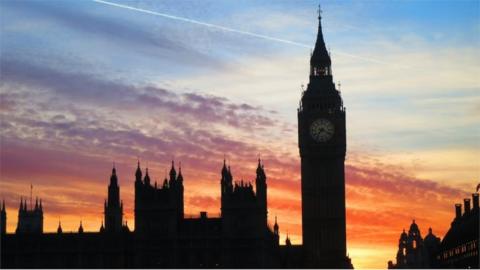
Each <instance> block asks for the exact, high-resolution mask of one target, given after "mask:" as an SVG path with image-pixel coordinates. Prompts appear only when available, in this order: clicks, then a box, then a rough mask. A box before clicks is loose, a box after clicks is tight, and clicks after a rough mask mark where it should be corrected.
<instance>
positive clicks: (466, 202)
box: [463, 199, 470, 214]
mask: <svg viewBox="0 0 480 270" xmlns="http://www.w3.org/2000/svg"><path fill="white" fill-rule="evenodd" d="M463 203H464V204H465V214H468V213H470V199H463Z"/></svg>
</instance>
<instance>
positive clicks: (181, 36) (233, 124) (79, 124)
mask: <svg viewBox="0 0 480 270" xmlns="http://www.w3.org/2000/svg"><path fill="white" fill-rule="evenodd" d="M111 2H112V3H117V4H120V5H127V6H129V7H132V8H135V9H132V8H130V9H129V8H126V7H121V6H119V5H117V6H115V5H112V4H108V3H105V2H103V3H102V2H95V1H0V20H1V21H0V30H1V34H0V52H1V57H0V64H1V66H0V90H1V92H0V113H1V121H0V129H1V145H0V146H1V148H0V150H1V151H0V154H1V162H0V166H1V171H0V173H1V175H0V199H4V200H5V202H6V206H7V223H8V232H14V231H15V228H16V223H17V211H18V206H19V203H20V197H22V196H23V197H24V198H25V197H29V196H30V195H29V194H30V184H32V185H33V194H34V197H35V196H38V197H41V198H42V199H43V205H44V212H45V214H44V215H45V220H44V228H45V231H47V232H53V231H55V230H56V228H57V225H58V221H59V220H61V222H62V227H63V230H64V231H76V230H77V229H78V225H79V223H80V220H82V222H83V226H84V228H85V229H86V230H87V231H97V230H98V229H99V227H100V224H101V222H102V218H103V201H104V199H105V198H106V195H107V185H108V181H109V176H110V173H111V168H112V163H113V162H115V164H116V168H117V174H118V175H119V183H120V189H121V190H120V194H121V199H122V200H123V202H124V212H125V213H124V214H125V218H126V219H127V220H128V225H129V227H130V229H133V228H134V218H133V207H134V204H133V192H134V189H133V187H134V186H133V181H134V171H135V166H136V162H137V157H138V158H139V159H140V162H141V165H142V168H145V167H146V166H147V165H148V168H149V172H150V175H151V176H153V181H155V180H157V181H158V182H161V181H163V178H164V176H165V171H166V170H167V169H169V164H170V162H171V160H172V159H174V160H175V162H176V164H177V165H178V163H179V162H181V164H182V173H183V175H184V179H185V180H184V184H185V203H186V207H185V211H186V214H187V215H198V213H199V211H202V210H206V211H208V212H209V215H218V214H219V211H220V210H219V208H220V202H219V195H220V170H221V167H222V163H223V158H224V156H225V157H226V159H227V162H228V163H229V164H230V166H231V167H232V172H233V176H234V179H235V180H241V179H243V180H245V181H253V180H254V177H255V168H256V162H257V158H258V157H259V156H260V157H261V158H262V159H263V160H264V164H265V169H266V173H267V177H268V182H267V183H268V204H269V221H270V223H272V222H273V219H274V217H275V216H277V217H278V222H279V225H280V232H281V242H282V244H283V243H284V241H285V237H286V234H287V232H288V234H289V235H290V237H291V239H292V242H293V243H294V244H300V243H301V242H302V239H301V207H300V205H301V197H300V172H299V164H300V161H299V153H298V146H297V119H296V117H297V115H296V110H297V107H298V102H299V99H300V94H301V92H302V84H303V85H306V84H307V83H308V71H309V55H310V51H311V49H312V48H313V45H314V43H315V38H316V34H317V33H316V31H317V24H318V20H317V6H318V1H306V0H305V1H295V0H283V1H274V0H261V1H253V0H250V1H248V0H244V1H227V0H223V1H220V0H212V1H192V0H191V1H178V0H163V1H143V0H142V1H118V0H111ZM321 4H322V10H323V13H322V17H323V20H322V24H323V29H324V37H325V41H326V43H327V47H329V48H330V51H331V55H332V62H333V75H334V80H335V82H337V83H340V84H341V86H340V90H341V92H342V97H343V99H344V104H345V106H346V108H347V110H346V112H347V136H348V139H347V147H348V150H347V160H346V195H347V196H346V197H347V238H348V243H347V247H348V252H349V255H350V257H351V258H352V263H353V264H354V266H355V267H356V268H366V267H368V268H381V267H386V264H387V261H388V260H393V259H394V258H395V254H396V248H397V244H398V238H399V236H400V233H401V232H402V229H403V228H406V229H408V227H409V225H410V223H411V222H412V219H415V220H416V223H417V224H418V225H419V227H420V230H421V233H422V236H424V235H425V234H426V233H427V231H428V227H432V228H433V232H434V234H436V235H437V236H439V237H443V236H444V234H445V233H446V231H447V230H448V228H449V226H450V222H451V220H452V218H453V217H454V203H458V202H461V201H462V200H463V198H466V197H470V196H471V193H472V192H474V189H475V186H476V184H478V183H479V182H480V161H479V160H480V124H479V123H480V65H479V63H480V50H479V49H478V48H479V47H480V14H479V13H480V2H479V1H321ZM146 11H150V12H146Z"/></svg>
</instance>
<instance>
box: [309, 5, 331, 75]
mask: <svg viewBox="0 0 480 270" xmlns="http://www.w3.org/2000/svg"><path fill="white" fill-rule="evenodd" d="M321 14H322V9H321V8H320V5H319V6H318V32H317V41H316V42H315V48H314V49H313V53H312V57H311V58H310V67H311V68H310V76H313V77H321V76H331V75H332V72H331V65H332V61H331V59H330V55H329V54H328V51H327V47H326V46H325V41H324V39H323V31H322V16H321Z"/></svg>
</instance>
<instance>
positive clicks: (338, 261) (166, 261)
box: [1, 12, 352, 268]
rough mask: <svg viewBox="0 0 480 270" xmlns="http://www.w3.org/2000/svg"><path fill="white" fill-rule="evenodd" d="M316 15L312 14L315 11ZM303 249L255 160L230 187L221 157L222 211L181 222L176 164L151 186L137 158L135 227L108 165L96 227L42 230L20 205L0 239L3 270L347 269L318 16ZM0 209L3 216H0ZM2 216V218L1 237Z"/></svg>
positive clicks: (304, 118) (336, 142) (305, 159)
mask: <svg viewBox="0 0 480 270" xmlns="http://www.w3.org/2000/svg"><path fill="white" fill-rule="evenodd" d="M319 15H320V12H319ZM298 126H299V129H298V136H299V147H300V157H301V175H302V177H301V183H302V224H303V241H304V243H303V245H292V244H291V242H290V239H289V237H288V236H287V239H286V241H285V245H282V246H281V245H280V240H279V235H280V227H279V224H278V223H277V221H276V218H275V224H274V226H273V228H271V227H270V226H269V225H268V223H267V217H268V205H267V190H268V188H267V187H268V185H267V174H266V172H265V167H264V164H263V163H262V161H261V160H258V164H257V169H256V178H255V180H254V183H252V182H246V181H243V180H242V181H234V178H233V174H232V170H231V169H230V166H227V164H226V163H225V161H224V162H223V166H222V168H221V171H220V191H221V209H220V210H221V214H220V216H219V217H209V216H208V214H207V212H201V213H200V216H199V217H195V218H189V217H185V216H184V186H183V180H184V179H183V176H182V172H181V168H180V167H178V174H177V170H176V167H175V164H174V162H173V161H172V166H171V168H170V173H169V177H168V179H167V178H165V179H164V181H163V183H160V184H157V183H156V182H155V183H152V181H151V179H150V175H149V172H148V168H146V169H145V170H142V168H141V165H140V162H138V164H137V169H136V171H135V173H134V181H133V182H134V187H135V207H134V212H135V229H134V231H130V229H129V228H128V225H127V224H126V223H123V203H122V201H121V199H120V187H119V185H118V177H119V175H118V173H117V169H116V168H115V166H114V167H113V169H112V174H111V177H110V183H109V186H108V197H107V200H106V201H105V203H104V222H105V223H103V222H102V225H101V227H100V229H99V231H98V232H84V230H83V226H82V222H81V221H80V224H79V228H78V232H74V233H66V232H64V231H63V230H62V227H61V223H60V222H59V224H58V229H57V232H56V233H43V228H42V226H43V209H42V204H41V201H40V204H39V205H38V207H36V208H35V209H31V210H27V209H26V203H23V200H22V202H21V204H20V205H21V206H20V210H19V224H18V229H17V231H16V233H15V234H6V233H3V234H2V236H1V237H2V238H1V240H2V241H1V245H2V246H1V247H2V249H1V265H2V267H7V268H32V267H34V268H204V267H205V268H218V267H221V268H352V264H351V262H350V259H349V258H348V257H347V255H346V220H345V173H344V167H345V166H344V163H345V152H346V136H345V134H346V128H345V108H344V107H343V101H342V98H341V96H340V92H339V91H338V90H337V89H336V88H335V85H334V83H333V78H332V70H331V59H330V55H329V53H328V51H327V49H326V46H325V42H324V39H323V34H322V26H321V17H320V16H319V25H318V35H317V41H316V44H315V49H314V50H313V53H312V55H311V59H310V82H309V84H308V87H307V89H306V90H305V91H304V92H303V93H302V98H301V102H300V107H299V108H298ZM4 212H5V211H4V210H3V212H2V213H4ZM5 221H6V215H4V214H2V224H1V225H2V231H4V230H5V229H4V228H5Z"/></svg>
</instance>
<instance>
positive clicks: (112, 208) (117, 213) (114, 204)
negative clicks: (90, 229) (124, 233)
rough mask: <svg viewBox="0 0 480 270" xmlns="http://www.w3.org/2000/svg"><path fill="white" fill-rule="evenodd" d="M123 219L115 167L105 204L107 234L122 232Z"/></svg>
mask: <svg viewBox="0 0 480 270" xmlns="http://www.w3.org/2000/svg"><path fill="white" fill-rule="evenodd" d="M147 175H148V174H147ZM122 217H123V204H122V202H121V201H120V187H119V186H118V176H117V170H116V168H115V165H114V166H113V168H112V174H111V176H110V184H109V185H108V199H107V200H106V202H105V215H104V219H105V230H106V231H107V232H119V231H121V228H122Z"/></svg>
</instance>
